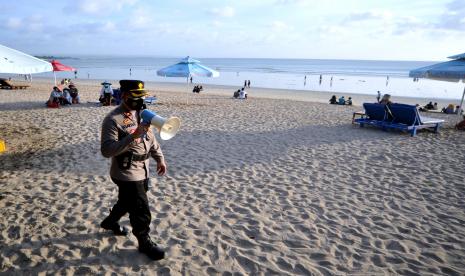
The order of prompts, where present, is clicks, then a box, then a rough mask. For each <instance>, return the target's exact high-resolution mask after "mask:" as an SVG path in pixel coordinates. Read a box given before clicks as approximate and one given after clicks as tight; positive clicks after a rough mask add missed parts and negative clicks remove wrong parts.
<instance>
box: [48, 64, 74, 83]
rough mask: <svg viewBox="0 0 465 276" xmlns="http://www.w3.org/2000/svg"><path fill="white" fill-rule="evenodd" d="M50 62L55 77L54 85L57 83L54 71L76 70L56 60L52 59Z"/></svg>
mask: <svg viewBox="0 0 465 276" xmlns="http://www.w3.org/2000/svg"><path fill="white" fill-rule="evenodd" d="M50 63H51V64H52V67H53V76H54V77H55V85H56V84H57V76H56V74H55V72H57V71H76V69H74V68H73V67H71V66H67V65H64V64H62V63H60V62H59V61H58V60H52V61H51V62H50Z"/></svg>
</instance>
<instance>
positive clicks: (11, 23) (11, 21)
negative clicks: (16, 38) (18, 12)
mask: <svg viewBox="0 0 465 276" xmlns="http://www.w3.org/2000/svg"><path fill="white" fill-rule="evenodd" d="M21 26H22V20H21V18H18V17H10V18H8V20H7V21H6V27H7V28H8V29H13V30H14V29H19V28H20V27H21Z"/></svg>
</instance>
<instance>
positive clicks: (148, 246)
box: [137, 235, 165, 261]
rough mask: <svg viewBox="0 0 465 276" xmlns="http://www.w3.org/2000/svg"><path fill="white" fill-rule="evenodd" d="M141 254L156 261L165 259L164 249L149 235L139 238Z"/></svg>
mask: <svg viewBox="0 0 465 276" xmlns="http://www.w3.org/2000/svg"><path fill="white" fill-rule="evenodd" d="M137 240H138V241H139V252H141V253H144V254H145V255H147V256H148V257H149V258H150V259H152V260H154V261H158V260H161V259H163V258H164V257H165V252H164V251H163V249H161V248H160V247H158V246H157V244H156V243H154V242H153V241H152V240H151V239H150V237H149V236H148V235H143V236H138V237H137Z"/></svg>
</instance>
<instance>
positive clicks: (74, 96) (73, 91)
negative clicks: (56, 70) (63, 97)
mask: <svg viewBox="0 0 465 276" xmlns="http://www.w3.org/2000/svg"><path fill="white" fill-rule="evenodd" d="M68 87H69V94H70V96H71V103H72V104H79V103H81V100H80V98H79V92H78V90H77V88H76V86H75V85H74V84H72V83H71V84H70V85H69V86H68Z"/></svg>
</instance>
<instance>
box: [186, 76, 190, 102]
mask: <svg viewBox="0 0 465 276" xmlns="http://www.w3.org/2000/svg"><path fill="white" fill-rule="evenodd" d="M189 76H190V74H189ZM189 76H187V100H186V104H187V105H188V104H189Z"/></svg>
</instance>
